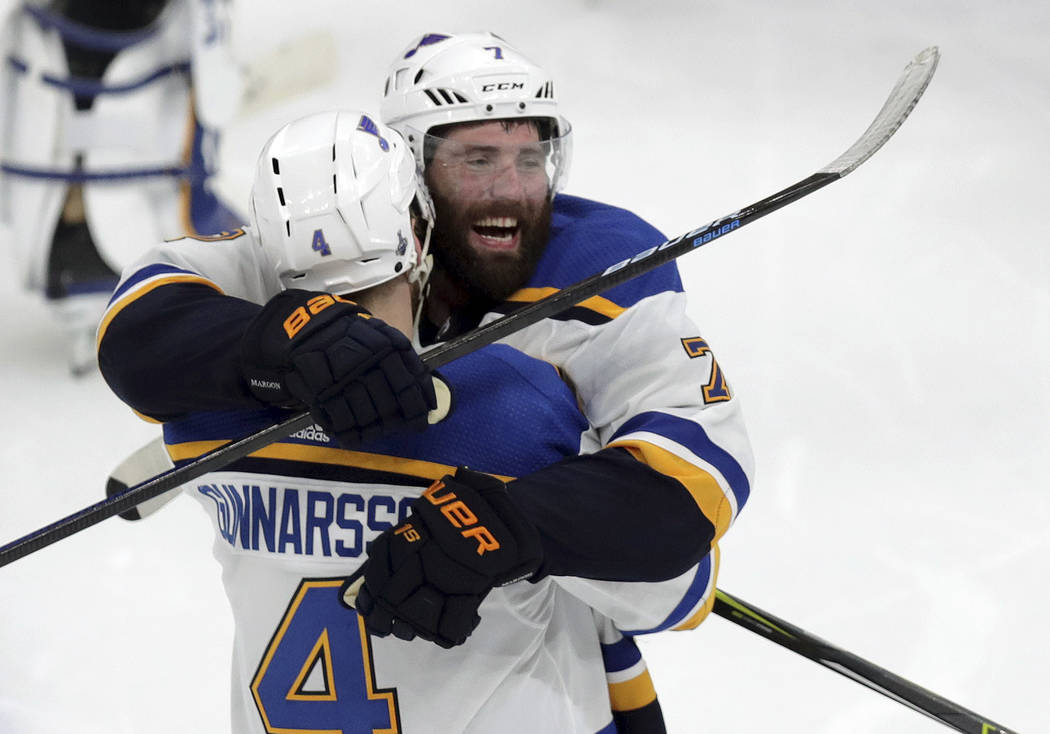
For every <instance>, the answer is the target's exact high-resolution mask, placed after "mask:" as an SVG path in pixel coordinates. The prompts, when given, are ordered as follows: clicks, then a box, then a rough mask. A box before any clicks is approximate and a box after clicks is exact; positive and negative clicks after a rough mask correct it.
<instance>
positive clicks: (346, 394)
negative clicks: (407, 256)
mask: <svg viewBox="0 0 1050 734" xmlns="http://www.w3.org/2000/svg"><path fill="white" fill-rule="evenodd" d="M241 365H242V372H243V375H244V380H245V384H246V386H247V387H248V389H249V390H250V391H251V393H252V395H254V396H255V397H256V398H257V399H258V400H260V401H261V402H263V403H265V404H267V405H276V406H279V407H282V408H297V407H300V406H302V407H305V408H308V409H309V411H310V414H311V415H312V416H313V418H314V420H315V421H316V422H317V424H318V425H320V426H321V427H322V428H324V430H325V432H326V433H327V434H329V435H331V436H334V437H335V439H336V440H337V441H338V442H339V444H340V445H341V446H343V447H344V448H353V447H355V446H358V445H360V444H361V443H364V442H367V441H372V440H375V439H377V438H381V437H382V436H386V435H389V434H391V433H394V432H397V431H402V430H416V431H421V430H423V429H424V428H426V426H427V415H428V413H429V412H430V411H431V410H432V409H434V408H436V407H437V399H436V397H435V394H434V384H433V379H432V378H431V374H430V370H429V369H428V368H427V366H426V365H425V364H423V362H422V360H420V358H419V355H418V354H416V352H415V350H414V349H413V348H412V343H411V342H410V341H409V340H408V337H406V336H405V335H404V334H402V333H401V332H400V331H398V330H397V329H395V328H394V327H392V326H390V325H389V324H387V323H386V322H384V321H382V320H381V319H377V318H373V317H372V315H371V314H370V313H368V311H366V310H364V309H363V308H361V307H360V306H358V305H357V304H356V303H354V302H353V301H350V300H348V299H346V298H342V297H341V296H335V295H332V294H329V293H318V292H315V291H303V290H295V289H290V290H286V291H284V292H283V293H279V294H278V295H276V296H274V297H273V298H271V299H270V300H269V301H268V302H267V303H266V305H265V306H263V308H262V310H261V311H260V312H259V314H258V315H257V316H256V317H255V318H254V319H253V320H252V322H251V323H250V324H249V325H248V328H247V329H246V330H245V333H244V336H243V337H242V339H241Z"/></svg>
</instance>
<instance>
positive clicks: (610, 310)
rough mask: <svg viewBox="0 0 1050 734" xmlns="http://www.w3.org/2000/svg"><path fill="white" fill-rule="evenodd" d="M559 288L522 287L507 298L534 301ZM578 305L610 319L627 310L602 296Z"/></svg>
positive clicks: (577, 305) (518, 301)
mask: <svg viewBox="0 0 1050 734" xmlns="http://www.w3.org/2000/svg"><path fill="white" fill-rule="evenodd" d="M558 290H559V289H558V288H522V289H520V290H517V291H515V292H514V293H512V294H511V295H510V297H508V298H507V300H508V301H513V302H515V303H532V302H534V301H538V300H540V299H541V298H546V297H547V296H549V295H551V294H552V293H557V292H558ZM576 307H577V308H586V309H588V310H590V311H594V312H595V313H599V314H601V315H602V316H605V317H606V318H610V319H615V318H616V317H617V316H619V315H620V314H622V313H623V312H624V311H626V310H627V309H626V308H624V307H623V306H617V305H616V304H615V303H613V302H612V301H610V300H609V299H608V298H602V297H601V296H591V297H590V298H588V299H586V300H584V301H580V302H579V303H577V304H576Z"/></svg>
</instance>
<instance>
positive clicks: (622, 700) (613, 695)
mask: <svg viewBox="0 0 1050 734" xmlns="http://www.w3.org/2000/svg"><path fill="white" fill-rule="evenodd" d="M655 700H656V688H654V687H653V679H652V678H651V677H650V676H649V671H648V670H644V671H642V672H641V673H640V674H639V675H637V676H635V677H634V678H631V679H630V680H625V681H623V682H622V683H610V684H609V703H610V704H611V705H612V710H613V711H634V710H635V709H640V708H642V707H643V706H648V705H649V704H651V703H652V702H653V701H655Z"/></svg>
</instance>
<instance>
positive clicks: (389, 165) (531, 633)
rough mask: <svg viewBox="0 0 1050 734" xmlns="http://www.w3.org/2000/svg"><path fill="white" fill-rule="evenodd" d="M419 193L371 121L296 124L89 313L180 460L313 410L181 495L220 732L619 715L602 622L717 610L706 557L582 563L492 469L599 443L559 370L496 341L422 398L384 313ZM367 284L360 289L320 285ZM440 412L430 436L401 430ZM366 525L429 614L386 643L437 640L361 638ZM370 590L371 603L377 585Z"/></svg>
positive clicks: (636, 681) (523, 725) (545, 721)
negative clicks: (243, 187) (216, 570)
mask: <svg viewBox="0 0 1050 734" xmlns="http://www.w3.org/2000/svg"><path fill="white" fill-rule="evenodd" d="M414 191H415V164H414V161H413V159H412V155H411V153H410V152H409V151H408V149H407V147H406V146H405V145H404V144H403V142H402V141H401V139H400V138H399V136H398V135H397V133H395V132H394V131H392V130H390V129H389V128H386V127H384V126H382V125H377V124H375V123H374V122H373V121H372V120H371V119H370V118H369V117H368V116H367V115H364V114H361V113H350V112H340V113H321V114H318V115H313V116H311V117H309V118H305V119H304V120H301V121H297V122H295V123H292V124H290V125H288V126H286V127H285V128H283V129H282V130H281V131H280V132H279V133H278V134H277V135H275V137H274V138H273V139H272V140H271V142H270V143H269V144H268V145H267V148H266V149H265V150H264V152H263V154H262V155H261V156H260V161H259V167H258V173H257V178H256V184H255V188H254V189H253V195H252V206H251V211H252V225H251V226H249V227H246V228H244V229H243V230H241V231H238V232H236V233H234V234H232V235H227V236H224V237H220V238H216V239H214V240H211V241H200V240H194V239H184V240H180V241H176V242H172V243H167V244H165V245H163V246H161V247H159V248H157V249H155V250H153V251H151V252H149V253H148V254H147V255H146V256H145V257H143V258H142V259H141V260H140V261H139V262H138V263H136V264H134V265H132V266H131V267H129V268H128V269H127V270H126V272H125V274H124V277H123V279H122V282H121V285H120V286H119V287H118V289H117V291H116V292H115V294H114V296H113V299H112V300H111V305H110V307H109V309H108V311H107V313H106V316H105V318H104V320H103V322H102V324H101V326H100V330H99V359H100V365H101V367H102V371H103V375H104V376H105V377H106V379H107V380H108V381H109V383H110V384H111V386H112V387H113V389H114V390H115V391H116V392H117V394H118V395H120V396H121V397H123V398H124V399H125V400H126V401H127V402H128V403H129V404H130V405H132V407H134V408H135V409H136V410H138V411H140V412H142V413H145V414H147V415H150V416H152V417H154V418H158V419H162V420H164V421H165V426H164V435H165V441H166V443H167V445H168V449H169V451H170V453H171V454H172V456H173V458H174V459H175V460H176V461H184V460H187V459H190V458H192V457H194V456H196V455H199V454H200V453H202V452H203V451H206V450H208V449H210V448H212V447H214V446H217V445H221V444H222V443H223V442H225V441H228V440H230V439H232V438H236V437H239V436H240V435H243V434H245V433H247V432H250V431H252V430H254V429H256V428H259V427H262V426H265V425H268V424H270V423H272V422H274V420H275V419H276V418H277V417H279V416H280V415H281V412H280V409H281V408H282V407H286V406H293V405H295V406H303V405H306V406H309V407H311V409H312V412H313V414H314V416H315V417H316V418H317V420H318V423H319V426H316V427H314V428H312V429H309V430H306V431H303V432H301V434H299V435H296V436H293V437H290V438H289V439H287V440H284V441H281V442H279V443H276V444H274V445H272V446H270V447H268V448H266V449H263V450H260V451H258V452H256V453H254V454H252V455H251V456H250V457H248V458H246V459H244V460H241V461H239V462H236V463H235V464H233V465H231V466H229V467H226V468H225V469H223V470H222V471H219V472H214V473H212V474H210V475H208V476H206V477H204V478H202V479H201V480H198V481H196V482H194V483H193V484H192V485H190V486H189V487H187V491H188V492H189V493H190V494H191V495H193V496H194V497H196V498H197V499H198V500H199V501H200V502H201V503H202V504H203V505H204V507H205V508H206V509H207V510H208V513H209V515H210V516H211V518H212V521H213V523H214V525H215V530H216V543H215V554H216V557H217V558H218V559H219V560H220V562H221V563H222V565H223V569H224V570H223V579H224V583H225V585H226V590H227V593H228V595H229V598H230V602H231V604H232V606H233V609H234V617H235V620H236V639H235V643H234V666H233V696H234V712H233V719H234V728H233V730H234V731H235V732H251V731H288V730H298V731H307V730H325V731H360V730H363V731H374V730H386V731H403V732H423V731H425V732H432V731H440V732H474V731H478V732H480V731H500V732H511V733H513V732H519V731H520V732H525V731H528V732H534V731H559V732H587V733H588V734H592V733H593V732H614V731H616V728H615V725H614V724H613V723H612V712H611V708H612V707H613V705H614V703H613V702H611V701H610V693H609V691H608V688H607V681H606V675H605V670H606V666H605V664H603V658H604V660H605V663H607V664H608V665H609V666H610V667H611V668H612V669H614V670H615V676H614V679H615V680H617V681H619V682H618V683H617V686H616V687H615V688H614V689H613V692H612V696H613V698H619V699H622V700H624V701H626V702H628V703H630V702H631V701H632V700H635V701H637V700H643V701H644V700H651V698H652V689H651V685H650V684H649V683H648V676H647V674H646V673H645V670H644V664H643V663H641V662H640V659H639V658H638V655H637V650H636V649H635V648H634V647H633V645H632V644H631V642H630V640H629V639H622V638H621V636H620V634H619V633H618V632H617V631H616V629H615V628H614V627H613V625H614V624H615V625H616V626H618V627H619V628H624V629H637V630H645V629H654V628H659V627H666V626H672V625H676V624H679V623H682V622H686V623H687V622H688V621H689V620H690V619H691V618H692V617H694V616H695V615H696V614H697V613H698V610H699V609H700V608H702V607H704V606H705V605H706V604H707V603H708V602H709V598H710V592H711V589H710V588H708V583H707V579H709V578H710V566H709V563H708V562H707V561H706V559H700V561H699V563H698V564H692V565H686V566H685V567H683V568H682V569H681V571H680V572H679V573H677V574H675V575H674V576H673V577H671V578H669V579H667V580H665V581H662V582H659V583H646V584H637V583H624V582H621V581H618V580H612V581H608V580H602V579H600V578H593V577H592V578H587V577H586V576H585V574H580V575H579V577H574V576H573V573H574V572H575V571H576V570H577V569H576V568H575V567H574V565H573V563H574V560H573V557H572V554H571V552H567V549H568V547H569V546H571V544H572V540H573V536H572V535H571V534H570V535H567V536H558V535H557V534H556V533H557V532H558V531H559V522H560V521H558V520H556V519H555V520H554V521H553V522H552V523H550V524H549V526H548V523H547V521H546V519H545V518H544V517H542V516H536V517H533V516H529V515H526V514H525V513H524V512H522V511H521V510H520V509H518V507H517V502H518V499H519V496H520V494H519V493H515V492H512V491H509V490H508V488H507V487H508V486H509V487H514V485H515V484H516V483H515V482H510V483H509V485H506V486H505V485H504V482H503V481H501V480H502V479H510V478H512V477H515V476H522V475H525V476H528V475H531V474H533V473H535V472H536V471H537V470H539V469H541V468H542V467H543V466H545V465H547V464H550V463H551V462H554V461H557V460H558V459H560V458H562V457H564V456H567V455H571V454H575V453H577V452H579V451H580V450H581V447H583V448H585V447H587V446H589V445H591V444H592V443H593V442H594V438H593V436H592V435H591V434H592V432H591V430H590V427H589V426H588V424H587V421H586V420H585V419H584V418H583V416H582V415H581V414H580V412H579V410H578V408H577V405H576V398H575V396H574V395H573V393H572V392H571V391H570V390H569V388H568V387H567V385H566V384H565V382H564V381H563V380H562V379H561V376H560V375H559V373H558V371H557V370H556V369H554V368H553V367H552V366H551V365H550V364H548V363H546V362H543V361H541V360H536V359H533V358H530V357H527V356H525V355H523V354H522V353H520V352H519V351H517V350H516V349H514V348H512V347H509V346H505V345H492V346H489V347H485V348H483V349H481V350H479V351H477V352H474V353H473V354H470V355H468V356H466V357H463V358H461V359H459V360H456V361H455V362H452V363H450V364H449V365H447V366H446V367H445V368H443V370H442V372H443V375H442V381H441V382H440V387H439V388H438V389H437V390H436V392H435V393H432V392H431V391H430V390H431V384H432V383H431V381H430V376H429V375H428V374H427V373H426V370H425V369H422V368H421V365H420V363H419V362H418V359H415V358H414V354H413V353H412V350H411V348H410V347H409V346H408V341H407V339H405V338H404V337H403V336H401V337H399V335H398V334H397V332H396V331H395V330H394V329H393V328H391V326H389V325H387V324H386V323H383V322H381V321H380V320H379V318H378V314H380V313H381V314H382V316H383V317H384V318H385V319H386V320H388V321H389V323H390V324H395V325H397V326H398V327H399V328H401V329H406V330H407V329H410V328H411V305H410V302H409V299H408V297H407V296H408V294H409V292H410V291H411V290H412V288H413V277H414V276H415V275H416V273H417V272H418V259H417V252H416V248H414V247H412V246H411V244H410V243H411V242H412V241H413V230H412V226H413V225H412V223H411V222H410V220H409V208H410V202H412V200H413V193H414ZM425 208H426V207H425V206H423V207H419V209H418V211H419V212H420V213H422V212H423V211H425ZM421 219H424V220H425V217H422V218H421ZM423 239H424V241H425V239H426V238H425V237H424V238H423ZM362 288H364V289H367V290H365V291H364V292H359V293H355V295H354V299H356V300H358V301H359V303H354V302H352V301H351V300H350V299H348V298H346V297H345V296H336V295H331V294H333V293H349V292H351V291H359V290H360V289H362ZM366 304H367V305H368V306H370V307H371V308H373V309H374V310H375V314H376V315H370V314H368V313H367V312H365V311H364V310H363V309H362V308H361V305H366ZM433 384H439V383H433ZM440 395H451V396H453V397H454V400H453V402H454V404H455V409H454V410H452V411H450V412H449V411H448V410H447V407H448V403H449V401H448V400H447V399H446V400H439V399H437V396H440ZM432 408H436V409H434V410H430V411H429V420H430V421H431V422H432V423H433V425H432V426H431V427H430V428H429V429H428V430H426V431H425V432H423V433H421V434H404V433H400V434H398V433H396V432H394V429H396V428H398V427H404V426H405V425H409V426H412V425H416V426H418V425H419V423H420V422H421V421H422V420H425V419H426V416H427V414H428V409H432ZM333 439H335V440H333ZM345 446H352V447H354V448H353V449H348V448H343V447H345ZM465 465H469V466H470V467H472V469H471V470H467V469H463V468H460V469H458V470H457V469H456V467H463V466H465ZM481 472H485V473H484V474H483V473H481ZM435 480H440V481H437V482H436V483H435ZM428 485H429V489H426V491H425V496H427V497H429V498H430V499H419V498H418V496H419V493H420V491H421V490H423V489H424V488H427V487H428ZM571 489H572V488H564V491H566V492H569V491H571ZM453 494H454V495H455V497H454V498H453V497H452V495H453ZM581 501H586V497H583V498H581ZM438 506H442V507H443V508H444V511H442V510H440V509H439V510H436V511H435V510H431V509H430V508H433V507H438ZM442 518H445V519H447V520H448V521H449V523H451V522H452V521H453V520H454V521H455V522H457V523H460V525H461V526H462V527H461V528H459V530H460V532H452V531H451V530H450V528H452V525H451V524H446V525H445V526H442V525H441V524H440V523H441V522H442ZM579 520H580V522H581V524H583V518H580V519H579ZM452 529H454V528H452ZM377 536H378V538H379V539H377V540H375V543H376V544H377V545H378V547H379V548H381V549H384V552H383V554H382V556H381V557H380V554H379V552H378V551H376V552H375V553H374V554H373V555H372V556H370V558H371V560H370V561H369V565H370V566H372V567H373V568H374V569H379V568H381V566H382V563H385V562H386V561H388V560H392V559H397V558H399V557H403V556H404V555H405V554H403V553H402V552H401V550H399V549H397V548H396V547H394V543H393V541H396V540H404V541H405V542H407V543H410V544H414V548H413V549H411V550H410V551H408V555H412V554H415V553H416V551H415V548H419V549H420V550H419V552H418V554H416V555H417V558H422V559H423V565H424V566H425V567H426V572H425V573H424V574H423V575H424V576H425V578H422V579H412V578H411V574H407V575H406V571H411V568H410V564H399V565H398V568H397V569H396V572H397V574H398V578H399V579H400V581H397V583H402V582H405V581H407V582H408V583H409V584H410V585H409V586H406V587H404V588H405V589H406V590H407V591H412V592H420V593H413V595H412V597H413V598H414V599H415V600H416V601H420V600H424V603H426V600H430V601H433V602H434V603H435V604H436V605H437V608H439V609H440V610H441V612H442V613H441V614H439V615H438V622H439V624H438V625H437V626H436V627H434V628H433V629H430V628H428V627H426V624H425V622H426V619H425V618H426V617H427V615H426V613H424V614H423V617H424V619H423V620H422V621H421V622H419V623H420V625H421V626H419V627H415V628H410V629H407V630H406V629H402V628H401V627H400V626H398V625H395V624H394V622H393V620H390V623H391V625H392V626H393V628H394V632H395V635H396V636H397V637H403V638H410V637H413V636H416V634H417V633H418V636H419V637H426V638H428V639H430V640H433V641H435V642H438V643H439V644H437V645H435V644H431V643H430V642H429V641H426V640H424V639H414V640H412V641H403V640H401V639H396V637H395V636H390V637H381V638H377V639H372V638H370V637H369V636H368V635H367V634H366V633H365V621H364V620H365V617H366V616H367V617H368V618H369V619H370V625H371V626H376V625H381V624H382V619H381V617H382V615H381V614H378V613H376V612H374V611H373V612H372V613H366V614H365V616H358V615H357V614H355V613H354V612H352V611H350V610H349V609H347V608H346V607H345V606H344V605H343V603H342V592H341V587H342V585H343V578H344V577H346V576H348V575H350V574H351V573H352V572H353V571H354V570H355V569H356V568H358V567H359V566H360V565H361V563H362V561H363V560H364V558H365V548H366V544H367V543H368V541H370V540H373V539H375V538H377ZM561 546H564V547H565V549H563V548H562V547H561ZM375 548H376V546H373V550H374V551H375ZM465 548H466V549H467V552H465V551H464V549H465ZM479 548H483V549H484V552H482V553H481V554H478V553H477V549H479ZM387 550H389V551H392V553H391V555H387V554H386V551H387ZM381 562H382V563H381ZM419 570H420V571H423V569H422V568H421V569H419ZM580 570H581V571H582V570H584V569H582V568H581V569H580ZM558 571H564V572H565V575H564V576H561V575H557V572H558ZM523 577H528V578H529V580H528V581H525V580H520V581H516V579H519V578H523ZM371 578H372V582H373V584H374V585H375V578H376V576H375V575H374V573H373V576H372V577H371ZM503 582H506V583H507V585H505V586H496V584H498V583H503ZM375 586H376V588H375V591H376V595H375V596H374V597H373V599H374V600H375V601H376V602H377V603H379V602H381V603H383V604H385V603H386V602H387V601H388V600H389V599H390V598H391V597H390V593H389V592H390V588H386V589H385V594H384V593H383V592H382V591H381V590H380V587H379V586H378V585H375ZM403 601H405V606H404V608H403V609H402V610H399V611H404V610H411V609H416V610H417V611H418V607H414V606H413V605H414V602H412V601H410V600H409V599H407V598H406V599H404V600H403ZM596 615H597V617H596ZM479 619H480V620H481V621H480V624H479V623H478V621H479ZM417 621H418V620H417ZM398 624H400V623H398ZM475 626H476V628H475ZM603 642H606V643H608V644H604V645H603V644H602V643H603ZM446 648H447V649H446ZM479 681H480V682H483V683H482V684H479Z"/></svg>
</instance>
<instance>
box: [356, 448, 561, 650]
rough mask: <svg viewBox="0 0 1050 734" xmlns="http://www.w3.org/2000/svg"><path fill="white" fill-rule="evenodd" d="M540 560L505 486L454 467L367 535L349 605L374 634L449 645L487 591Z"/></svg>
mask: <svg viewBox="0 0 1050 734" xmlns="http://www.w3.org/2000/svg"><path fill="white" fill-rule="evenodd" d="M541 559H542V551H541V549H540V539H539V535H538V534H537V533H536V529H535V528H534V527H533V526H532V524H531V523H530V522H529V521H528V520H527V519H525V517H524V516H523V515H522V514H521V513H520V512H519V511H518V510H517V508H516V507H515V506H514V503H513V502H512V501H511V499H510V496H509V495H508V494H507V488H506V485H505V484H504V483H503V482H501V481H500V480H499V479H496V478H495V477H492V476H490V475H488V474H481V473H479V472H475V471H470V470H469V469H465V468H463V467H460V468H459V469H458V470H457V471H456V475H455V476H451V475H448V476H445V477H443V478H442V479H440V480H439V481H437V482H435V483H434V484H432V485H431V486H430V487H429V488H428V489H427V490H426V491H425V492H424V493H423V495H422V496H421V497H419V498H418V499H417V500H415V502H414V503H413V505H412V513H411V514H410V515H409V516H408V518H407V519H406V520H405V522H403V523H402V524H400V525H398V526H397V527H394V528H391V529H389V530H386V531H385V532H383V533H382V534H381V535H380V536H379V537H377V538H376V539H375V540H373V541H372V544H371V547H370V548H369V550H368V560H367V561H366V562H365V565H364V584H363V585H362V586H361V587H360V589H359V590H357V598H356V601H355V602H354V603H353V606H355V607H356V609H357V612H358V614H360V615H362V616H363V617H364V620H365V625H366V626H367V628H368V631H369V632H371V633H372V634H374V635H377V636H380V637H385V636H386V635H389V634H393V635H394V636H395V637H399V638H401V639H402V640H411V639H413V638H415V637H420V638H422V639H424V640H429V641H431V642H434V643H436V644H438V645H440V646H441V647H445V648H449V647H454V646H456V645H462V644H463V643H464V642H465V641H466V639H467V637H469V636H470V634H471V633H472V632H473V631H474V628H475V627H477V626H478V623H479V622H480V621H481V618H480V617H479V616H478V607H480V606H481V602H482V601H483V600H484V599H485V597H486V596H487V595H488V593H489V592H490V591H491V590H492V589H493V588H494V587H496V586H502V585H504V584H509V583H511V582H514V581H519V580H521V579H526V578H529V577H530V576H532V574H533V573H534V572H535V571H536V569H537V568H539V565H540V561H541ZM348 588H351V585H350V583H349V582H348V583H347V584H345V585H344V589H343V593H344V601H345V602H350V601H352V600H350V599H348V598H347V597H346V591H347V590H348Z"/></svg>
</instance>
